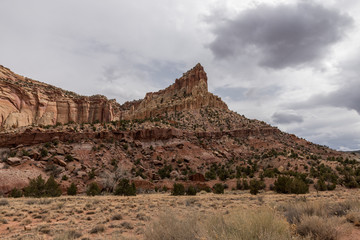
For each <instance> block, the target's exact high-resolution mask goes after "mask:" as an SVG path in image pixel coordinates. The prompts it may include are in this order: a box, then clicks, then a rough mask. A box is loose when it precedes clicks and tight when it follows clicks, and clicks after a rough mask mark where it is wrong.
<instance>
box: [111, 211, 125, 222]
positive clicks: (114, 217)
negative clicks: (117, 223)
mask: <svg viewBox="0 0 360 240" xmlns="http://www.w3.org/2000/svg"><path fill="white" fill-rule="evenodd" d="M122 219H123V217H122V215H121V214H120V213H117V214H115V215H113V216H112V217H111V220H122Z"/></svg>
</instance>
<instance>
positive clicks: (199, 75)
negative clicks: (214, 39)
mask: <svg viewBox="0 0 360 240" xmlns="http://www.w3.org/2000/svg"><path fill="white" fill-rule="evenodd" d="M173 86H174V88H175V89H176V90H181V89H185V93H186V94H192V92H193V89H194V88H196V87H199V86H201V89H202V90H203V91H206V92H207V91H208V88H207V76H206V72H205V71H204V68H203V66H201V64H200V63H198V64H197V65H196V66H195V67H194V68H192V69H191V70H189V71H187V72H186V73H184V74H183V76H182V77H181V78H180V79H176V80H175V84H174V85H173Z"/></svg>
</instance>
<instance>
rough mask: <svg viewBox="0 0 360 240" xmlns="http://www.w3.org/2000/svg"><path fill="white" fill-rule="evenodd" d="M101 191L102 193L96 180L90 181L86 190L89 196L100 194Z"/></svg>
mask: <svg viewBox="0 0 360 240" xmlns="http://www.w3.org/2000/svg"><path fill="white" fill-rule="evenodd" d="M100 193H101V190H100V187H99V185H98V184H97V183H96V182H92V183H90V184H89V186H88V188H87V190H86V195H88V196H95V195H100Z"/></svg>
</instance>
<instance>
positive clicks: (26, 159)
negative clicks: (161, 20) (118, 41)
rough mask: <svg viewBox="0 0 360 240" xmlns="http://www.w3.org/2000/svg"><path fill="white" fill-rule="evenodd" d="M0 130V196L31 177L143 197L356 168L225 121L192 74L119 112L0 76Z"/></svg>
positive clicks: (315, 148) (237, 119)
mask: <svg viewBox="0 0 360 240" xmlns="http://www.w3.org/2000/svg"><path fill="white" fill-rule="evenodd" d="M0 123H1V126H2V132H0V194H1V193H8V192H9V191H10V190H11V189H12V188H13V187H14V186H16V187H18V188H19V187H23V186H25V185H26V184H27V183H28V179H29V178H33V177H36V176H37V175H39V174H42V175H43V176H49V175H54V176H55V177H56V179H57V181H59V182H61V185H62V187H63V189H65V188H66V187H67V186H69V185H70V183H71V182H75V183H76V184H77V185H78V186H79V189H80V191H84V189H85V187H86V185H87V184H88V183H89V182H91V181H96V182H98V183H99V185H100V186H102V187H103V189H107V190H111V188H112V187H113V183H114V181H116V179H119V177H127V178H131V179H132V181H133V182H135V184H136V185H137V187H138V189H143V190H151V189H154V188H155V187H157V188H160V187H161V188H162V187H164V186H165V187H167V188H171V187H172V183H173V182H174V181H181V182H183V183H184V184H197V185H198V186H201V187H204V186H212V184H213V183H214V181H215V182H216V181H220V180H221V181H225V182H226V183H227V184H228V186H229V187H236V177H244V178H245V177H246V178H248V177H249V178H252V177H259V176H264V174H265V173H267V172H269V171H273V172H276V173H283V174H297V173H299V174H306V175H307V176H309V177H313V178H316V175H314V171H315V172H316V171H320V170H316V169H323V168H325V169H326V171H328V172H330V173H331V174H333V173H334V174H335V173H336V174H345V173H344V171H345V170H341V168H337V167H339V166H342V165H344V164H345V165H344V169H345V166H347V165H346V164H350V163H351V164H358V162H359V159H360V158H359V155H358V154H356V153H354V154H353V153H341V152H337V151H334V150H332V149H329V148H327V147H325V146H319V145H316V144H313V143H310V142H308V141H306V140H304V139H300V138H298V137H296V136H295V135H291V134H287V133H283V132H281V131H280V130H279V129H277V128H275V127H272V126H270V125H268V124H266V123H264V122H261V121H257V120H251V119H247V118H246V117H244V116H242V115H239V114H237V113H235V112H233V111H230V110H229V109H228V107H227V105H226V104H225V103H224V102H223V101H221V99H220V98H219V97H217V96H215V95H213V94H211V93H209V92H208V88H207V76H206V73H205V71H204V69H203V67H202V66H201V65H200V64H198V65H196V66H195V67H194V68H193V69H191V70H190V71H188V72H186V73H185V74H184V75H183V76H182V77H181V78H179V79H177V80H176V81H175V83H174V84H172V85H170V86H169V87H168V88H166V89H164V90H160V91H158V92H155V93H148V94H146V96H145V98H144V99H142V100H137V101H133V102H127V103H124V104H122V105H120V104H118V103H116V102H115V101H114V100H108V99H106V98H105V97H103V96H99V95H98V96H92V97H84V96H79V95H77V94H75V93H72V92H68V91H64V90H61V89H59V88H56V87H53V86H51V85H47V84H45V83H40V82H37V81H34V80H31V79H28V78H25V77H21V76H19V75H16V74H15V73H12V72H11V71H10V70H9V69H7V68H4V67H0ZM345 159H346V160H345ZM356 166H357V165H356ZM275 169H276V170H275ZM314 169H315V170H314ZM359 170H360V168H359ZM214 171H215V172H214ZM321 171H322V170H321ZM359 172H360V171H359ZM209 174H210V175H209ZM211 174H212V175H211ZM214 174H215V178H214V177H213V175H214ZM265 175H266V174H265ZM209 176H210V177H209ZM266 176H267V175H266ZM332 176H333V175H332ZM204 179H205V180H206V182H204V181H203V180H204ZM269 181H270V182H273V179H269ZM359 181H360V179H359Z"/></svg>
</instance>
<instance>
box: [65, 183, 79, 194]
mask: <svg viewBox="0 0 360 240" xmlns="http://www.w3.org/2000/svg"><path fill="white" fill-rule="evenodd" d="M67 194H68V195H70V196H75V195H76V194H77V186H76V185H75V183H71V185H70V187H68V189H67Z"/></svg>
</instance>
